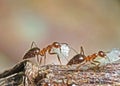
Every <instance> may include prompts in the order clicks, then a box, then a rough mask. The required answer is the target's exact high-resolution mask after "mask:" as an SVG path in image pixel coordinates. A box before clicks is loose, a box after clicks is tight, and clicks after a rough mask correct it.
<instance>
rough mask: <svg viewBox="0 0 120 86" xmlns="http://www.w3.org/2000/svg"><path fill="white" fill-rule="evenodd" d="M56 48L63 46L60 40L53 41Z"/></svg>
mask: <svg viewBox="0 0 120 86" xmlns="http://www.w3.org/2000/svg"><path fill="white" fill-rule="evenodd" d="M52 45H53V46H54V47H55V48H59V47H61V45H60V43H59V42H53V44H52Z"/></svg>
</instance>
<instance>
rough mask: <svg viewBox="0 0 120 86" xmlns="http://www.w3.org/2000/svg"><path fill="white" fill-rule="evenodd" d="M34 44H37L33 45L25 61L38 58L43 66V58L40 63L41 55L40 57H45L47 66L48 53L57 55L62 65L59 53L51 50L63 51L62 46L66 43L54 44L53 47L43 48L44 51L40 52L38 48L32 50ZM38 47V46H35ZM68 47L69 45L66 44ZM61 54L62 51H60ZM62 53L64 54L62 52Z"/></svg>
mask: <svg viewBox="0 0 120 86" xmlns="http://www.w3.org/2000/svg"><path fill="white" fill-rule="evenodd" d="M33 44H35V42H32V45H31V49H30V50H29V51H28V52H27V53H26V54H25V55H24V57H23V59H27V58H32V57H35V56H37V61H38V62H40V64H41V61H42V58H41V59H40V61H39V57H38V56H39V55H40V56H44V64H45V61H46V53H47V52H48V53H49V54H50V55H52V54H56V55H57V58H58V61H59V62H60V64H62V63H61V60H60V57H59V54H60V53H57V52H51V50H52V49H53V48H56V49H60V50H61V44H66V43H59V42H53V43H52V44H51V45H48V46H47V47H45V48H43V49H42V50H40V49H39V48H38V47H37V46H36V47H34V48H32V46H33ZM35 45H36V44H35ZM66 45H68V44H66ZM60 52H61V51H60ZM61 53H62V52H61Z"/></svg>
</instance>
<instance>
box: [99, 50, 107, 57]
mask: <svg viewBox="0 0 120 86" xmlns="http://www.w3.org/2000/svg"><path fill="white" fill-rule="evenodd" d="M98 55H99V56H101V57H105V56H106V54H105V52H103V51H99V52H98Z"/></svg>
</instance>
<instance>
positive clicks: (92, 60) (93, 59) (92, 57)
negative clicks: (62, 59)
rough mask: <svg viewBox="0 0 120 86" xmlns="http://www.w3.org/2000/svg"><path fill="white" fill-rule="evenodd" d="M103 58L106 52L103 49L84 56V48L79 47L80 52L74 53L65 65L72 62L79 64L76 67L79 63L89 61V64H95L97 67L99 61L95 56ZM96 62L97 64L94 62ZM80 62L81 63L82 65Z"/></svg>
mask: <svg viewBox="0 0 120 86" xmlns="http://www.w3.org/2000/svg"><path fill="white" fill-rule="evenodd" d="M98 57H100V58H105V57H106V54H105V52H103V51H99V52H98V53H94V54H92V55H88V56H85V54H84V50H83V48H82V47H81V52H80V54H77V55H75V56H74V57H73V58H72V59H71V60H70V61H69V62H68V63H67V65H72V64H79V65H78V67H77V69H78V68H79V67H80V66H81V64H80V63H83V64H85V63H86V62H90V63H91V64H93V65H95V66H96V67H98V68H99V65H100V62H99V60H97V58H98ZM96 63H97V64H96ZM83 64H82V65H83Z"/></svg>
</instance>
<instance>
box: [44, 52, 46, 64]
mask: <svg viewBox="0 0 120 86" xmlns="http://www.w3.org/2000/svg"><path fill="white" fill-rule="evenodd" d="M45 63H46V54H45V56H44V65H45Z"/></svg>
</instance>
